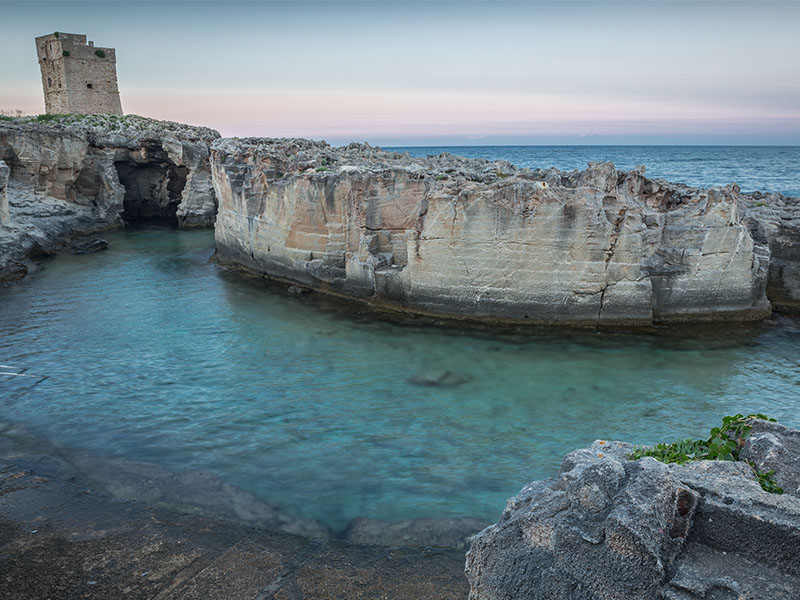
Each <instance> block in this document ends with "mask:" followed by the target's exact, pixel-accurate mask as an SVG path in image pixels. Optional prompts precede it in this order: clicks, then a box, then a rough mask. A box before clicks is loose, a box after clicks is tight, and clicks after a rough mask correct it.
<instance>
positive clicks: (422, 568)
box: [0, 460, 469, 600]
mask: <svg viewBox="0 0 800 600" xmlns="http://www.w3.org/2000/svg"><path fill="white" fill-rule="evenodd" d="M463 565H464V552H463V550H448V549H436V550H432V549H430V548H403V547H392V548H387V547H381V546H366V545H358V544H350V543H347V542H345V541H341V540H326V539H321V538H308V537H301V536H297V535H291V534H288V533H282V532H275V531H269V530H266V529H262V528H259V527H254V526H252V525H247V524H242V523H236V522H233V521H227V520H219V519H215V518H210V517H206V516H202V515H197V514H182V513H177V512H175V511H173V510H169V509H167V508H160V507H155V506H152V505H149V504H146V503H142V502H132V501H129V500H119V499H116V498H111V497H109V496H108V495H105V494H102V493H96V492H93V491H90V490H87V489H86V488H84V487H82V486H80V485H76V484H74V483H71V482H65V481H61V480H58V479H51V478H48V477H43V476H41V475H39V474H37V473H35V472H31V471H30V470H27V469H21V468H20V467H18V466H16V465H14V464H10V463H7V462H5V461H3V460H0V573H2V574H3V576H2V577H0V597H3V598H15V599H18V600H27V599H30V600H39V599H41V598H76V597H80V598H86V599H98V600H100V599H108V598H122V597H125V598H133V599H142V600H144V599H152V598H173V599H174V598H186V599H188V598H226V599H228V600H252V599H256V598H258V599H263V600H270V599H274V600H303V599H304V598H307V599H309V600H310V599H317V598H349V599H352V600H359V599H361V600H371V599H374V598H384V599H386V600H428V599H430V598H437V599H441V600H460V599H463V598H465V597H466V595H467V592H468V587H469V586H468V585H467V582H466V580H465V579H464V573H463Z"/></svg>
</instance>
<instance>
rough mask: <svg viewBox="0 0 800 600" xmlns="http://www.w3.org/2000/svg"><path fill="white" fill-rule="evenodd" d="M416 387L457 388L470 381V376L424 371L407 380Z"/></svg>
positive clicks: (449, 372)
mask: <svg viewBox="0 0 800 600" xmlns="http://www.w3.org/2000/svg"><path fill="white" fill-rule="evenodd" d="M409 381H410V382H411V383H414V384H416V385H427V386H432V387H457V386H459V385H461V384H463V383H468V382H470V381H472V375H467V374H465V373H454V372H453V371H425V372H424V373H420V374H419V375H415V376H414V377H412V378H411V379H409Z"/></svg>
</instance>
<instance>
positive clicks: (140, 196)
mask: <svg viewBox="0 0 800 600" xmlns="http://www.w3.org/2000/svg"><path fill="white" fill-rule="evenodd" d="M218 137H219V134H218V133H217V132H215V131H212V130H210V129H206V128H203V127H191V126H188V125H181V124H178V123H170V122H165V121H156V120H153V119H145V118H142V117H136V116H133V115H129V116H125V117H116V116H112V115H106V116H103V115H93V116H74V117H65V118H58V119H52V120H50V119H48V120H46V121H44V122H39V121H37V120H36V119H15V120H12V121H0V160H2V161H3V162H4V163H5V165H7V167H8V168H9V170H10V177H9V179H8V184H7V186H6V188H7V189H6V194H5V195H6V197H7V204H6V202H5V200H4V196H3V192H2V191H0V281H2V280H4V279H13V278H16V277H18V276H21V275H24V273H25V272H26V271H27V267H28V263H27V259H29V258H36V257H38V256H47V255H50V254H53V253H54V252H56V251H57V250H59V249H60V248H61V247H63V245H64V244H66V243H69V241H70V240H72V239H73V238H75V237H78V236H82V235H86V234H90V233H94V232H98V231H103V230H106V229H109V228H113V227H119V226H121V225H122V224H123V223H161V224H167V225H172V226H179V227H192V226H208V225H211V224H213V222H214V218H215V215H216V198H215V196H214V191H213V186H212V183H211V170H210V165H209V145H210V143H211V142H212V141H213V140H214V139H216V138H218ZM1 164H2V163H0V165H1ZM3 172H4V169H3V167H2V166H0V184H1V183H2V181H3V179H4V177H3ZM0 190H2V186H0ZM6 209H7V210H6Z"/></svg>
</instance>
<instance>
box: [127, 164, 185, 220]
mask: <svg viewBox="0 0 800 600" xmlns="http://www.w3.org/2000/svg"><path fill="white" fill-rule="evenodd" d="M114 166H115V167H116V169H117V175H118V176H119V182H120V183H121V184H122V185H123V186H125V200H124V201H123V211H122V219H123V220H124V221H125V223H126V224H127V225H168V226H170V227H177V226H178V205H179V204H180V203H181V194H182V193H183V188H184V187H185V186H186V176H187V175H188V173H189V169H187V168H186V167H182V166H176V165H173V164H171V163H164V162H159V163H134V162H127V161H118V162H116V163H114Z"/></svg>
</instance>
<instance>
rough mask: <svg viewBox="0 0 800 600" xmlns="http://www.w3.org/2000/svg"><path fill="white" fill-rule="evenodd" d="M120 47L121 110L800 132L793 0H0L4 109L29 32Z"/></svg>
mask: <svg viewBox="0 0 800 600" xmlns="http://www.w3.org/2000/svg"><path fill="white" fill-rule="evenodd" d="M53 31H64V32H69V33H85V34H87V35H88V38H89V39H90V40H93V41H94V42H95V45H97V46H104V47H113V48H116V51H117V73H118V77H119V89H120V93H121V98H122V106H123V110H124V111H125V112H126V113H134V114H139V115H145V116H150V117H155V118H159V119H169V120H174V121H181V122H186V123H192V124H198V125H207V126H209V127H213V128H215V129H217V130H219V131H220V132H221V133H222V134H223V135H226V136H272V137H282V136H302V137H311V138H315V139H326V140H327V141H329V142H331V143H337V144H338V143H347V142H350V141H368V142H370V143H373V144H380V145H385V146H404V145H493V144H767V145H772V144H774V145H800V43H799V42H798V41H797V40H798V37H797V36H798V31H800V1H797V2H794V1H792V2H770V1H766V0H761V1H753V2H744V1H737V2H734V1H728V2H710V1H709V2H703V1H699V0H695V1H693V2H681V1H669V0H665V1H659V2H656V1H648V0H638V1H635V2H605V1H600V0H596V1H593V2H577V1H563V0H562V1H561V2H555V3H551V2H508V1H502V0H495V1H491V0H486V1H474V2H444V1H435V0H430V1H428V2H403V1H395V2H389V1H388V0H386V1H380V0H373V1H371V2H336V1H327V2H302V1H297V2H291V3H286V2H223V1H215V2H198V1H188V0H187V1H179V0H160V1H159V2H145V1H136V0H128V1H121V0H104V1H103V2H70V1H61V2H39V1H37V0H24V1H19V2H17V1H13V2H9V1H3V0H0V110H5V111H13V110H22V111H24V112H25V113H28V114H38V113H41V112H44V100H43V93H42V87H41V79H40V76H39V67H38V63H37V59H36V51H35V47H34V42H33V39H34V37H36V36H39V35H45V34H47V33H51V32H53Z"/></svg>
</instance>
